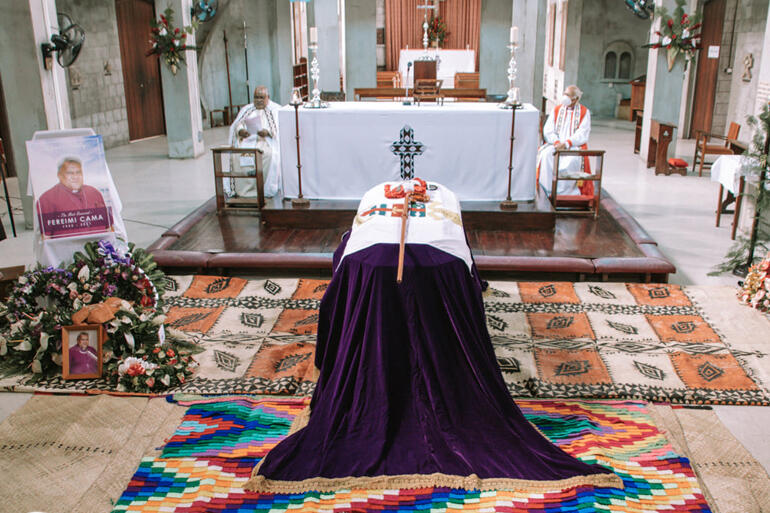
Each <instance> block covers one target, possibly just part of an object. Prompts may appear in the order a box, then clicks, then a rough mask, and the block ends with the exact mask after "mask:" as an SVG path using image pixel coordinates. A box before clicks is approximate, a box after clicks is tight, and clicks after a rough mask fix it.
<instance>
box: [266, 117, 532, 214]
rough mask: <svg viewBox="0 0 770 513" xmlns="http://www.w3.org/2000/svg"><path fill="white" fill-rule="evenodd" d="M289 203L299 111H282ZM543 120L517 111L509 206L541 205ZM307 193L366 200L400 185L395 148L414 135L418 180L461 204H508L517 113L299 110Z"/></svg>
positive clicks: (293, 192)
mask: <svg viewBox="0 0 770 513" xmlns="http://www.w3.org/2000/svg"><path fill="white" fill-rule="evenodd" d="M278 118H279V124H280V126H281V131H280V142H281V175H282V178H283V191H284V195H285V196H288V197H296V196H297V194H298V180H297V150H296V141H295V135H296V131H295V123H294V108H293V107H291V106H286V107H282V108H281V109H280V110H279V111H278ZM539 119H540V114H539V112H538V110H537V109H535V108H534V107H533V106H532V105H529V104H527V105H524V107H523V108H522V109H519V110H517V111H516V134H515V136H516V141H515V145H514V150H513V175H512V180H511V198H512V199H513V200H514V201H531V200H533V199H534V198H535V160H536V157H537V147H538V123H539ZM299 125H300V145H301V160H302V193H303V195H304V196H305V197H307V198H311V199H349V200H353V199H354V200H360V199H361V197H362V196H363V195H364V193H366V191H368V190H369V189H371V188H372V187H373V186H374V185H376V184H378V183H382V182H385V181H396V180H400V179H401V158H400V156H398V155H396V154H394V153H393V151H392V148H391V146H392V145H393V143H394V142H397V141H399V140H400V139H401V130H402V129H404V128H405V127H409V128H411V129H412V131H413V136H414V141H415V142H416V143H421V145H422V151H423V152H422V154H421V155H416V156H415V157H414V176H416V177H419V178H422V179H423V180H428V181H435V182H439V183H441V184H443V185H444V186H445V187H447V188H448V189H449V190H452V191H454V193H455V194H457V196H458V198H459V199H460V200H503V199H505V196H506V190H507V187H508V152H509V145H510V137H511V111H510V110H506V109H500V108H499V107H498V106H497V104H493V103H465V102H458V103H445V104H444V105H443V106H437V105H435V104H429V103H423V104H422V105H420V106H419V107H418V106H416V105H402V104H401V103H397V102H332V103H331V106H330V107H329V108H326V109H306V108H304V107H300V108H299Z"/></svg>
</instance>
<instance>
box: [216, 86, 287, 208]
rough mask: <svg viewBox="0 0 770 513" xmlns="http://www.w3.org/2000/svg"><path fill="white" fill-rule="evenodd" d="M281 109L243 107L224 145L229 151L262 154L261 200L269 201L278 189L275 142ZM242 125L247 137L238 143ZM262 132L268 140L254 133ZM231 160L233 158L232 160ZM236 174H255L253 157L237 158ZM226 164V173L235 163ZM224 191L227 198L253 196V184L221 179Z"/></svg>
mask: <svg viewBox="0 0 770 513" xmlns="http://www.w3.org/2000/svg"><path fill="white" fill-rule="evenodd" d="M280 108H281V106H280V105H278V104H277V103H275V102H273V101H271V102H268V105H267V107H266V108H265V109H257V108H256V107H255V106H254V104H253V103H249V104H248V105H245V106H244V107H243V108H242V109H241V110H240V111H239V112H238V115H237V116H236V118H235V121H233V123H232V125H230V133H229V136H228V141H230V146H232V147H233V148H257V149H259V150H262V174H263V177H264V186H265V196H268V197H271V196H275V195H276V194H278V192H279V191H280V189H281V148H280V143H279V138H278V132H279V127H278V109H280ZM239 125H244V126H245V128H246V130H247V131H248V132H249V134H251V135H249V136H248V137H246V138H245V139H243V140H240V141H239V139H238V127H239ZM262 129H265V130H268V131H269V132H270V134H271V135H272V137H259V136H258V135H257V132H259V131H260V130H262ZM233 157H234V156H233ZM232 161H237V163H238V164H239V165H240V170H238V169H236V171H237V172H242V173H245V174H255V173H256V171H255V167H254V157H251V156H249V155H241V156H240V157H239V158H238V159H237V160H236V159H235V158H233V159H232ZM232 161H226V162H225V171H230V169H231V166H232V167H234V168H237V167H238V166H235V165H234V164H235V162H232ZM224 189H225V192H226V193H227V194H228V195H232V194H236V193H237V194H238V195H239V196H256V194H257V192H256V181H252V180H245V179H243V178H240V179H232V180H230V179H228V178H225V179H224Z"/></svg>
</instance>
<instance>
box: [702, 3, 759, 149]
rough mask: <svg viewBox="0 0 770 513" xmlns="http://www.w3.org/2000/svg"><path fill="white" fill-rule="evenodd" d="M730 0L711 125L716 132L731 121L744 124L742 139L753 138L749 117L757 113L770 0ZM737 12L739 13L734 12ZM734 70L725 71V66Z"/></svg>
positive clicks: (726, 13) (742, 125)
mask: <svg viewBox="0 0 770 513" xmlns="http://www.w3.org/2000/svg"><path fill="white" fill-rule="evenodd" d="M736 1H737V0H728V2H727V6H726V12H725V24H724V28H723V31H722V34H723V36H722V49H723V51H722V52H721V54H720V62H719V65H720V66H719V67H720V69H719V76H718V79H717V95H716V103H715V105H714V118H713V122H712V125H711V128H712V131H714V132H715V133H725V132H726V130H727V126H729V124H730V122H735V123H739V124H740V125H741V134H740V137H739V138H740V139H741V140H744V141H748V140H749V139H750V133H749V128H748V125H747V123H746V117H747V116H749V115H752V114H754V99H755V98H756V96H757V92H758V89H757V86H758V83H759V67H760V60H761V56H762V45H763V42H764V38H765V24H766V22H767V14H768V3H767V0H741V1H740V2H738V9H737V13H736V10H735V6H736ZM735 14H737V15H735ZM733 19H735V36H734V46H733V50H732V54H733V56H732V62H731V61H730V53H731V52H730V38H731V33H732V27H733ZM749 55H751V56H752V57H753V67H752V68H751V69H750V70H749V74H747V75H746V76H745V79H744V72H745V69H746V67H745V65H744V60H745V59H746V58H747V56H749ZM728 67H729V68H731V69H732V73H730V74H728V73H726V71H725V69H726V68H728Z"/></svg>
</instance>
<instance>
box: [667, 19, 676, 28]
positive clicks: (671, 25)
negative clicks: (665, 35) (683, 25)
mask: <svg viewBox="0 0 770 513" xmlns="http://www.w3.org/2000/svg"><path fill="white" fill-rule="evenodd" d="M666 23H667V25H668V28H672V27H673V26H674V20H672V19H669V20H668V21H667V22H666Z"/></svg>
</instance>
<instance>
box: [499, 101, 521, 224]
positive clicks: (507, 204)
mask: <svg viewBox="0 0 770 513" xmlns="http://www.w3.org/2000/svg"><path fill="white" fill-rule="evenodd" d="M506 108H508V107H506ZM517 108H519V105H512V106H511V107H510V109H511V144H510V147H509V150H508V195H507V196H506V197H505V200H503V201H501V202H500V208H501V209H503V210H516V209H517V208H519V205H518V204H517V203H516V202H515V201H511V175H512V174H513V141H514V140H515V139H516V137H515V130H516V109H517Z"/></svg>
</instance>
